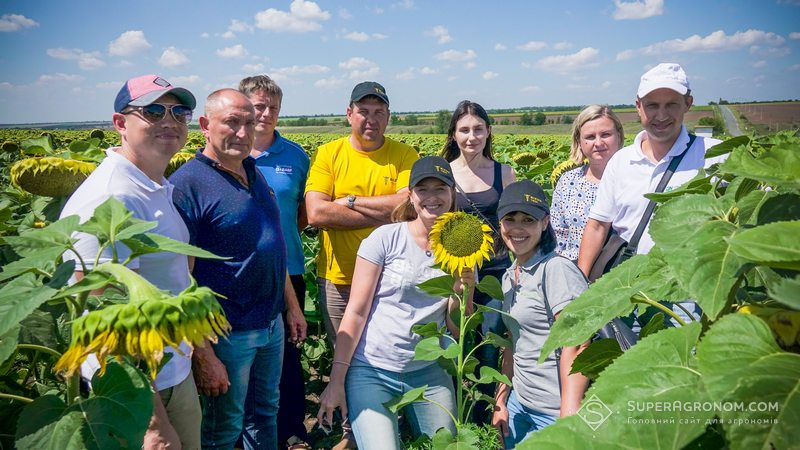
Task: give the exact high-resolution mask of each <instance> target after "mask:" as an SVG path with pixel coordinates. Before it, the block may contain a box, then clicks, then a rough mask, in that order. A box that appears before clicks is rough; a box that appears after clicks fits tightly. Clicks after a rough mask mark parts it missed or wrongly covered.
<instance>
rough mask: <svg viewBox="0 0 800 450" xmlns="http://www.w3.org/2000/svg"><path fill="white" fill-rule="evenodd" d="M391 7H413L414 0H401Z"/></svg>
mask: <svg viewBox="0 0 800 450" xmlns="http://www.w3.org/2000/svg"><path fill="white" fill-rule="evenodd" d="M392 8H402V9H414V0H401V1H399V2H397V3H395V4H393V5H392Z"/></svg>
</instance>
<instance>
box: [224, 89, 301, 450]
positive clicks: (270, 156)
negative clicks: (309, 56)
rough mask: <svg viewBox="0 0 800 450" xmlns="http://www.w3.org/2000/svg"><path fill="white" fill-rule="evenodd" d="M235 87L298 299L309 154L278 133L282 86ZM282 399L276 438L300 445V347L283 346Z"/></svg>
mask: <svg viewBox="0 0 800 450" xmlns="http://www.w3.org/2000/svg"><path fill="white" fill-rule="evenodd" d="M239 92H241V93H243V94H244V95H246V96H247V97H248V98H249V99H250V102H251V103H252V104H253V107H254V108H255V110H256V128H255V140H254V142H253V149H252V150H251V151H250V156H252V157H253V158H254V159H255V160H256V168H257V169H258V170H259V171H260V172H261V174H262V175H264V178H266V179H267V183H269V185H270V187H271V188H272V190H273V192H275V197H276V198H277V199H278V208H280V210H281V230H282V231H283V240H284V242H286V257H287V263H288V268H289V279H290V280H291V282H292V287H293V288H294V293H295V295H296V296H297V299H298V301H299V302H300V303H301V304H302V303H303V300H304V299H305V296H306V282H305V280H304V279H303V274H304V273H305V261H304V257H303V244H302V242H301V241H300V232H301V231H302V230H303V228H305V227H306V225H307V224H308V220H307V218H306V205H305V201H304V195H303V193H304V191H305V187H306V177H307V176H308V166H309V158H308V155H306V152H305V151H304V150H303V147H301V146H300V145H298V144H297V143H295V142H292V141H290V140H288V139H286V138H284V137H283V136H281V134H280V133H279V132H278V130H276V129H275V126H276V125H277V124H278V115H279V114H280V111H281V103H282V101H283V91H282V90H281V88H280V86H278V84H277V83H275V81H274V80H272V79H271V78H270V77H268V76H266V75H256V76H252V77H247V78H244V79H243V80H242V81H240V82H239ZM288 313H289V311H285V312H284V326H290V323H291V322H292V321H293V322H294V323H302V324H305V318H304V317H303V316H300V317H295V318H291V317H287V314H288ZM280 391H281V404H280V408H279V409H278V442H281V443H285V444H286V445H285V446H283V447H288V448H290V449H292V448H304V447H302V446H303V445H304V444H305V442H306V441H308V433H307V432H306V426H305V423H304V420H305V413H306V408H305V406H306V401H305V398H306V397H305V384H304V383H303V368H302V366H301V365H300V350H299V349H298V348H297V347H295V346H293V345H287V346H284V349H283V369H282V371H281V383H280Z"/></svg>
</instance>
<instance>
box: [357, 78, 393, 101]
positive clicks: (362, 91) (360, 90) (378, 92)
mask: <svg viewBox="0 0 800 450" xmlns="http://www.w3.org/2000/svg"><path fill="white" fill-rule="evenodd" d="M368 95H374V96H375V97H378V98H379V99H381V101H382V102H383V103H386V106H389V96H388V95H386V89H384V87H383V86H381V85H380V84H379V83H376V82H374V81H364V82H361V83H358V84H357V85H356V87H354V88H353V93H352V94H350V103H353V102H358V101H361V99H362V98H364V97H366V96H368Z"/></svg>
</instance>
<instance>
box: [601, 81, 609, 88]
mask: <svg viewBox="0 0 800 450" xmlns="http://www.w3.org/2000/svg"><path fill="white" fill-rule="evenodd" d="M600 87H601V88H603V89H608V88H610V87H611V82H610V81H603V82H602V83H600Z"/></svg>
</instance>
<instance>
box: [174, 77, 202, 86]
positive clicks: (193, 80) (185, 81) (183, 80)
mask: <svg viewBox="0 0 800 450" xmlns="http://www.w3.org/2000/svg"><path fill="white" fill-rule="evenodd" d="M199 81H200V76H199V75H186V76H182V77H172V78H170V79H169V82H170V83H172V85H173V86H186V85H190V84H197V83H198V82H199Z"/></svg>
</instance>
